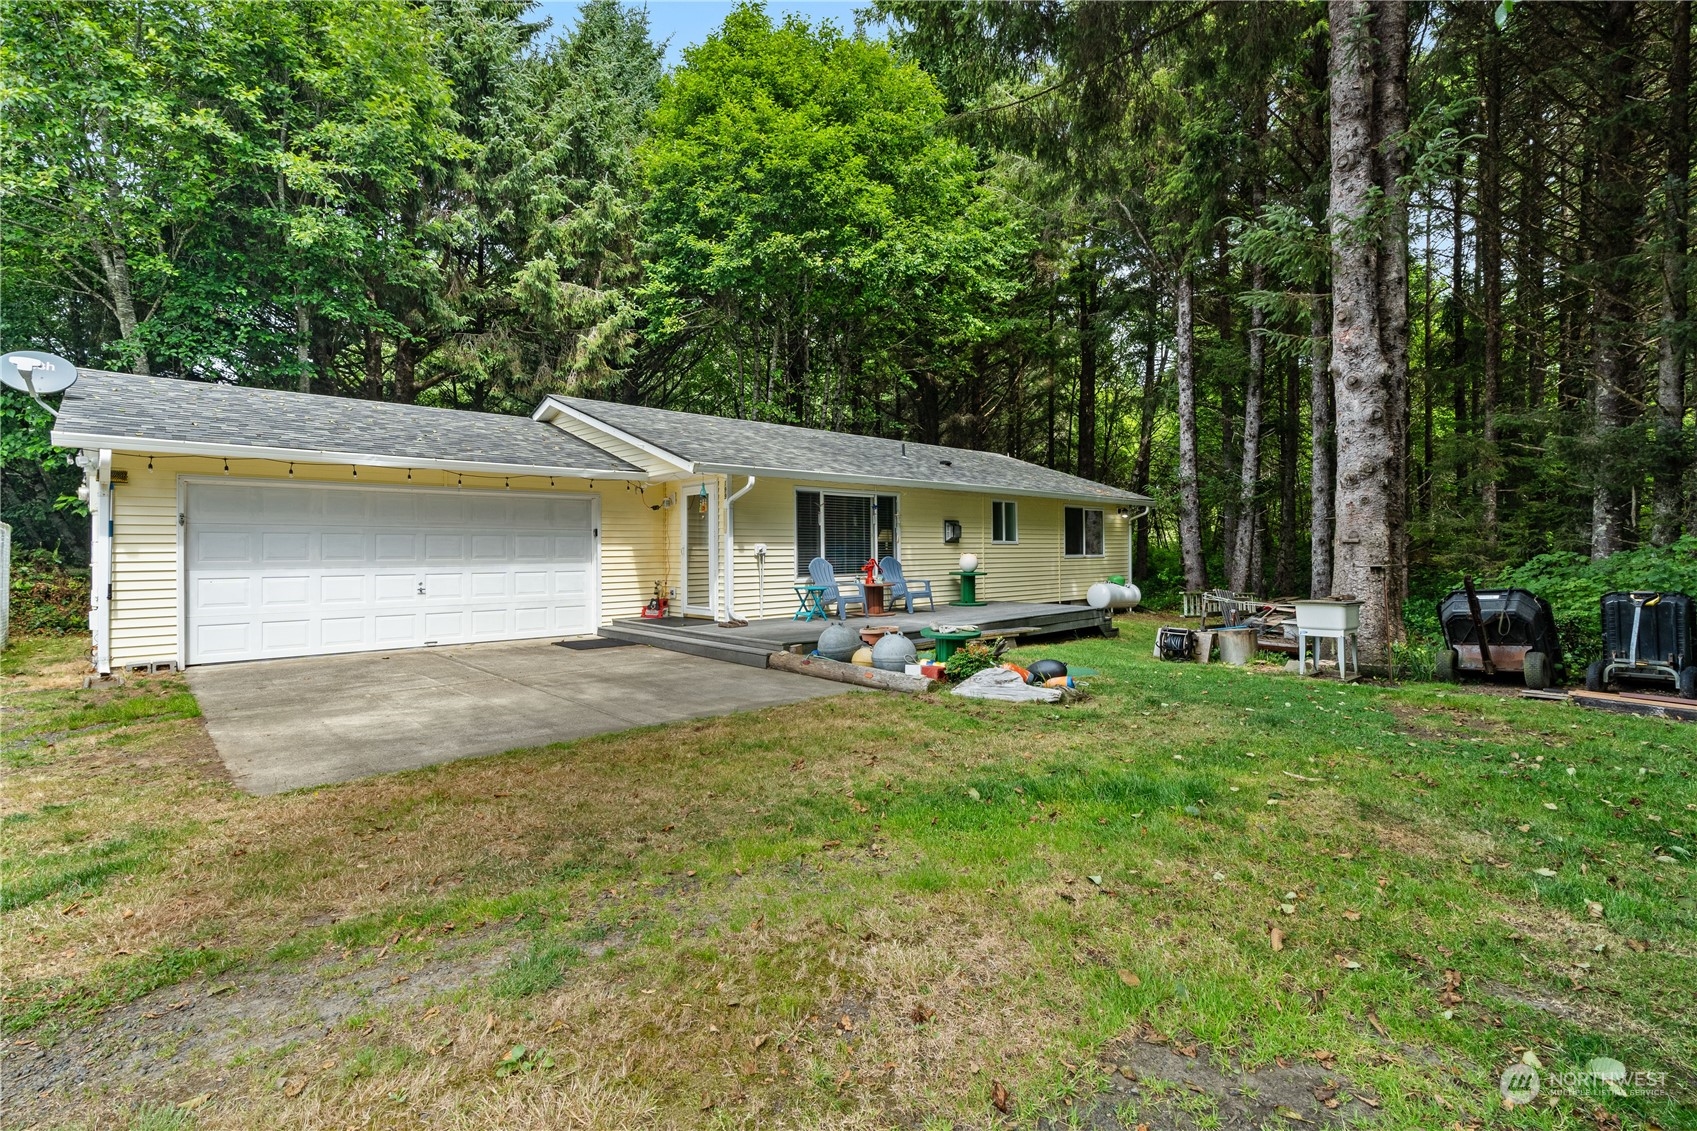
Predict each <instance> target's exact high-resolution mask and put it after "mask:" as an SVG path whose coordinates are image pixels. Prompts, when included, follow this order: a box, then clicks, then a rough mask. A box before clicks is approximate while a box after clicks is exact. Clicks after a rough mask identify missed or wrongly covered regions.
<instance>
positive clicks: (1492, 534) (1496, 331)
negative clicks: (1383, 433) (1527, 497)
mask: <svg viewBox="0 0 1697 1131" xmlns="http://www.w3.org/2000/svg"><path fill="white" fill-rule="evenodd" d="M1500 38H1501V36H1500V33H1499V32H1498V31H1497V29H1496V23H1495V21H1491V20H1488V21H1486V28H1485V48H1484V55H1485V58H1484V61H1483V62H1484V66H1483V70H1484V72H1485V74H1484V79H1485V106H1484V110H1485V144H1484V147H1483V148H1482V149H1481V150H1480V152H1479V231H1478V241H1479V269H1480V274H1481V277H1482V280H1483V284H1484V286H1483V290H1484V295H1483V298H1484V303H1485V310H1484V315H1485V372H1484V382H1483V388H1482V389H1481V390H1480V427H1481V430H1482V432H1483V436H1484V441H1485V442H1484V446H1483V449H1482V451H1481V453H1480V454H1481V459H1480V468H1479V474H1480V477H1481V479H1482V481H1483V482H1482V484H1481V489H1480V500H1481V503H1482V512H1483V513H1482V515H1481V525H1482V527H1483V530H1482V531H1481V532H1482V533H1483V534H1484V536H1485V542H1486V544H1487V545H1495V544H1496V541H1497V475H1498V462H1497V400H1498V397H1499V394H1500V392H1501V387H1502V363H1503V217H1502V177H1501V173H1500V150H1501V146H1502V101H1503V96H1502V85H1503V84H1502V63H1501V45H1500V43H1499V42H1498V41H1499V39H1500Z"/></svg>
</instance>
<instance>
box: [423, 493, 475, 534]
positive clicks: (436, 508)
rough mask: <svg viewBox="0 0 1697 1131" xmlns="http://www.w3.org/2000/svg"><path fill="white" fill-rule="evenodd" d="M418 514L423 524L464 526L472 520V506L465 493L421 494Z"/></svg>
mask: <svg viewBox="0 0 1697 1131" xmlns="http://www.w3.org/2000/svg"><path fill="white" fill-rule="evenodd" d="M415 513H416V515H417V518H418V522H419V525H421V526H464V525H465V524H466V522H467V521H469V520H470V518H471V514H470V508H469V507H468V506H467V502H466V498H465V496H464V495H461V494H459V493H457V492H456V493H454V494H451V495H448V494H441V495H421V496H419V498H418V503H417V510H416V512H415Z"/></svg>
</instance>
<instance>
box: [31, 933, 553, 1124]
mask: <svg viewBox="0 0 1697 1131" xmlns="http://www.w3.org/2000/svg"><path fill="white" fill-rule="evenodd" d="M520 945H521V943H520V942H519V941H516V940H508V939H502V938H500V937H499V936H497V935H496V934H495V932H494V930H493V929H491V930H486V931H483V932H468V933H467V935H466V937H464V938H463V939H460V940H456V942H455V943H454V944H453V945H451V946H445V947H441V948H439V949H438V950H437V951H435V952H434V953H432V954H430V955H428V956H423V957H420V956H410V957H409V956H402V955H396V954H391V953H389V948H388V947H387V946H385V947H382V948H380V950H378V951H376V952H373V951H371V950H367V951H365V952H363V953H359V954H351V953H346V952H339V953H330V954H325V955H323V956H320V957H317V958H315V959H313V960H311V961H308V962H304V963H298V964H290V965H287V966H283V965H278V966H272V967H265V966H260V967H252V966H249V967H245V968H243V969H242V970H241V971H240V972H231V973H227V974H221V975H217V976H213V977H198V978H193V979H191V980H189V981H187V982H183V983H180V984H177V985H174V986H167V987H165V988H164V989H160V990H156V991H154V992H153V993H151V994H148V995H146V996H144V997H141V998H138V999H136V1000H135V1001H133V1002H130V1003H128V1004H125V1005H122V1006H117V1007H114V1008H111V1009H108V1010H106V1011H105V1012H103V1013H102V1014H101V1015H100V1016H99V1018H98V1020H96V1021H95V1022H93V1023H92V1024H89V1025H87V1026H84V1027H82V1028H78V1029H74V1030H72V1031H70V1032H67V1033H64V1034H62V1035H61V1036H59V1037H58V1038H57V1039H54V1040H46V1041H43V1040H37V1039H33V1038H31V1037H27V1036H26V1037H20V1038H16V1039H15V1040H13V1041H12V1042H10V1047H9V1048H8V1050H7V1052H6V1056H5V1058H4V1063H0V1094H3V1095H4V1096H5V1097H6V1103H5V1107H6V1114H7V1118H8V1121H16V1122H15V1123H14V1125H17V1124H18V1123H23V1124H27V1123H29V1122H31V1121H38V1122H41V1123H44V1124H50V1123H53V1122H55V1121H57V1120H58V1119H59V1118H60V1117H62V1116H68V1115H72V1114H75V1113H77V1112H80V1111H83V1110H84V1109H85V1105H87V1104H89V1103H91V1102H93V1103H98V1102H99V1101H100V1099H101V1097H102V1096H108V1097H110V1096H112V1095H121V1096H123V1097H124V1099H125V1100H126V1101H136V1100H142V1101H145V1100H148V1099H158V1100H161V1101H164V1100H178V1099H181V1098H184V1097H187V1096H192V1095H193V1094H195V1093H196V1092H197V1091H202V1090H206V1089H208V1088H212V1087H215V1086H217V1085H220V1084H222V1083H223V1082H224V1079H225V1077H226V1074H227V1072H228V1069H229V1066H230V1065H231V1064H232V1063H237V1064H241V1063H246V1064H253V1063H255V1062H256V1061H259V1060H264V1059H266V1058H268V1057H270V1056H272V1055H273V1054H277V1053H280V1052H286V1051H287V1050H291V1049H297V1048H304V1047H306V1046H309V1045H312V1044H314V1043H315V1042H318V1041H321V1040H322V1039H323V1038H325V1037H326V1036H328V1035H330V1034H331V1033H332V1032H333V1031H334V1030H336V1029H337V1028H338V1027H347V1026H349V1025H350V1023H352V1024H353V1026H354V1027H355V1028H356V1029H357V1028H358V1027H359V1026H360V1024H361V1019H363V1018H368V1017H375V1016H376V1015H378V1014H380V1013H384V1012H392V1011H397V1010H405V1009H408V1008H411V1007H416V1006H418V1005H419V1004H421V1003H423V1002H426V1001H428V1000H430V999H432V998H436V997H442V996H449V995H451V994H453V993H454V992H455V991H457V990H460V989H462V988H464V987H467V986H470V985H472V984H474V983H477V982H480V981H481V980H483V979H484V978H485V977H487V976H488V975H490V974H491V973H492V972H493V971H495V970H496V969H497V968H499V967H500V966H501V965H502V964H503V963H505V962H507V961H508V960H509V958H510V957H511V956H512V954H513V953H514V952H515V951H516V950H517V949H519V947H520ZM367 1031H368V1032H369V1030H367Z"/></svg>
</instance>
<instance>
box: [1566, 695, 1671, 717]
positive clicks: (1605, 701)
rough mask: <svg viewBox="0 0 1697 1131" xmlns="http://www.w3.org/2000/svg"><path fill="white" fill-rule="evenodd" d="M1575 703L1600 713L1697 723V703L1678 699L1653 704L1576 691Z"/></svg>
mask: <svg viewBox="0 0 1697 1131" xmlns="http://www.w3.org/2000/svg"><path fill="white" fill-rule="evenodd" d="M1572 698H1573V701H1574V702H1575V703H1577V704H1579V705H1580V706H1581V707H1590V708H1592V709H1593V710H1598V711H1613V712H1615V713H1616V714H1623V715H1647V716H1649V717H1651V718H1655V719H1679V720H1682V721H1685V722H1697V701H1693V700H1690V699H1676V700H1674V701H1672V702H1669V703H1659V702H1651V701H1648V700H1645V699H1641V698H1638V697H1632V698H1628V697H1627V696H1624V695H1615V694H1612V693H1610V692H1607V691H1575V692H1573V694H1572Z"/></svg>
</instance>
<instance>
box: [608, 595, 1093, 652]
mask: <svg viewBox="0 0 1697 1131" xmlns="http://www.w3.org/2000/svg"><path fill="white" fill-rule="evenodd" d="M826 623H827V622H826V621H821V620H814V621H799V620H793V619H791V618H790V617H787V616H786V617H767V618H765V619H764V620H751V621H749V623H748V624H747V625H746V626H744V627H741V628H720V627H719V626H718V625H717V624H715V623H714V622H712V621H710V620H698V619H694V618H688V619H686V618H682V617H668V618H666V619H664V620H635V619H633V620H619V621H614V622H613V623H611V624H609V625H606V626H604V627H603V628H602V629H601V635H602V636H605V637H609V638H611V639H614V640H627V641H630V642H631V643H633V644H651V645H653V646H654V647H656V648H665V649H668V650H670V651H676V652H684V653H687V654H689V655H694V656H707V657H710V658H712V659H718V660H727V661H729V662H731V663H741V664H747V665H749V666H750V667H765V666H766V656H767V655H768V654H770V653H772V652H784V651H788V650H790V649H791V648H792V647H796V646H801V647H805V648H808V649H809V650H811V648H812V646H813V645H814V644H816V643H817V642H818V640H819V634H820V633H821V632H822V631H824V629H825V625H826ZM843 623H845V624H847V625H848V626H849V627H851V628H855V629H860V628H864V627H867V626H869V625H890V624H893V625H896V626H897V627H898V628H900V629H901V631H902V633H903V634H904V635H906V636H907V637H909V638H910V639H912V640H913V641H914V642H915V643H928V642H927V641H924V640H923V639H922V638H921V637H920V635H919V630H920V629H922V628H928V627H930V626H932V625H940V624H951V625H960V624H971V625H977V626H978V627H979V628H980V629H982V630H984V632H985V635H987V636H993V635H997V634H1009V635H1012V634H1014V633H1016V632H1017V634H1018V635H1022V636H1037V635H1046V634H1050V633H1065V632H1100V633H1105V634H1112V631H1113V618H1112V615H1111V614H1110V613H1109V612H1108V611H1107V610H1105V609H1093V608H1091V607H1090V606H1088V605H1061V604H1038V603H1035V602H1026V601H993V602H990V603H989V604H986V605H983V606H981V607H978V608H971V609H966V608H960V607H958V606H954V605H945V604H939V605H938V606H937V608H936V611H934V612H933V611H931V610H928V609H921V610H919V611H918V612H914V613H891V614H888V615H886V616H881V617H849V618H848V619H847V620H846V621H844V622H843Z"/></svg>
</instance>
